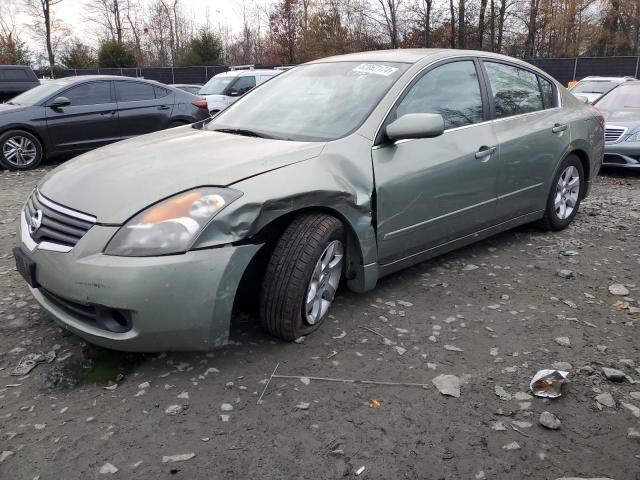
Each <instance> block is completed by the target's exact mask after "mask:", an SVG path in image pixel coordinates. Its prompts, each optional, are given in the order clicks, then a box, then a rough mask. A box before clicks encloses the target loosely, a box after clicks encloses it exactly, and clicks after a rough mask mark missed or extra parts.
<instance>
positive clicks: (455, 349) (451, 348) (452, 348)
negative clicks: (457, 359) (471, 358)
mask: <svg viewBox="0 0 640 480" xmlns="http://www.w3.org/2000/svg"><path fill="white" fill-rule="evenodd" d="M444 349H445V350H447V351H449V352H464V350H463V349H461V348H459V347H456V346H455V345H445V346H444Z"/></svg>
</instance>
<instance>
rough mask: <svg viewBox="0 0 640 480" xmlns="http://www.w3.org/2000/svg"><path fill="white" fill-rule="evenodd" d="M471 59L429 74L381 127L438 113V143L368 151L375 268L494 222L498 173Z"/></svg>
mask: <svg viewBox="0 0 640 480" xmlns="http://www.w3.org/2000/svg"><path fill="white" fill-rule="evenodd" d="M480 72H481V71H480V64H479V62H477V61H475V60H474V59H473V58H469V59H464V60H456V61H450V62H446V63H444V64H439V65H437V66H435V67H431V68H430V69H428V70H427V71H426V72H425V73H424V74H423V75H422V76H421V77H418V78H417V79H416V80H414V82H413V84H412V85H411V86H410V88H409V89H408V90H407V91H406V93H405V94H403V96H402V97H401V98H400V100H399V101H398V103H397V105H396V106H395V107H394V108H393V109H392V111H391V113H390V114H389V117H388V118H387V120H386V121H385V124H383V128H384V126H385V125H386V124H388V123H390V122H392V121H394V120H395V119H396V118H399V117H401V116H402V115H405V114H408V113H439V114H441V115H442V116H443V118H444V120H445V132H444V134H443V135H442V136H440V137H436V138H425V139H416V140H400V141H397V142H389V141H383V142H381V143H379V144H378V145H376V146H375V147H374V148H373V150H372V156H373V166H374V172H375V179H376V193H377V212H376V213H377V227H378V228H377V236H378V256H379V258H380V263H382V264H390V263H393V262H395V261H398V260H400V259H402V258H405V257H409V256H411V255H414V254H417V253H419V252H422V251H426V250H429V249H431V248H435V247H437V246H439V245H443V244H445V243H447V242H450V241H452V240H454V239H457V238H460V237H464V236H466V235H470V234H473V233H474V232H477V231H479V230H482V229H483V228H486V227H488V226H490V225H492V224H493V223H494V221H495V206H496V205H495V204H496V180H497V175H498V172H499V164H498V151H497V139H496V137H495V134H494V132H493V127H492V124H491V122H487V121H486V120H487V119H488V116H489V106H488V98H487V96H486V90H484V88H483V86H482V84H481V82H480Z"/></svg>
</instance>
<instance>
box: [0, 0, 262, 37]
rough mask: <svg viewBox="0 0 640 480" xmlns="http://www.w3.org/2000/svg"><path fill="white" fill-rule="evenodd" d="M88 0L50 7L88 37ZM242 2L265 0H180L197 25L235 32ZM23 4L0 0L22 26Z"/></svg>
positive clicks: (71, 0)
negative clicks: (207, 24)
mask: <svg viewBox="0 0 640 480" xmlns="http://www.w3.org/2000/svg"><path fill="white" fill-rule="evenodd" d="M145 1H149V0H141V2H142V3H144V2H145ZM87 2H88V0H63V1H62V2H61V3H59V4H57V5H55V6H53V7H52V9H53V11H54V15H55V16H56V18H58V19H60V20H62V21H63V22H64V23H66V24H67V25H68V26H69V27H70V28H71V30H72V32H73V34H74V35H76V36H78V37H79V38H81V39H82V38H84V39H86V40H89V39H88V38H85V36H84V35H85V34H88V33H90V32H89V30H90V29H91V28H92V25H91V23H87V22H86V21H85V18H84V15H85V14H86V9H85V5H86V4H87ZM243 2H246V3H247V5H251V4H254V3H259V4H264V3H268V0H259V1H258V2H252V1H251V0H180V4H181V5H182V8H183V11H184V12H185V14H186V15H187V16H188V17H190V18H193V19H195V20H196V21H197V22H198V24H199V25H204V24H206V23H207V17H208V20H209V23H210V25H212V26H213V27H217V26H218V25H219V24H220V25H225V24H226V25H228V26H229V28H230V29H231V31H232V32H234V33H235V32H237V31H239V30H240V27H241V25H242V22H241V15H240V13H239V12H240V11H241V7H242V4H243ZM22 4H23V2H22V0H0V9H1V8H7V7H9V8H12V9H15V10H16V14H17V21H18V23H19V24H23V25H24V24H26V23H29V22H30V21H31V19H30V18H29V17H27V16H26V15H25V14H24V13H23V12H21V6H22ZM89 36H90V35H89Z"/></svg>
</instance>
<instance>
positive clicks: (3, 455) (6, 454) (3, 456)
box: [0, 450, 13, 463]
mask: <svg viewBox="0 0 640 480" xmlns="http://www.w3.org/2000/svg"><path fill="white" fill-rule="evenodd" d="M11 455H13V452H12V451H11V450H3V451H2V453H0V463H2V462H4V461H5V460H6V459H7V458H9V457H10V456H11Z"/></svg>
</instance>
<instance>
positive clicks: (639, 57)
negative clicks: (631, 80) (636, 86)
mask: <svg viewBox="0 0 640 480" xmlns="http://www.w3.org/2000/svg"><path fill="white" fill-rule="evenodd" d="M639 65H640V56H638V57H636V74H635V75H634V77H636V78H638V66H639Z"/></svg>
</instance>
